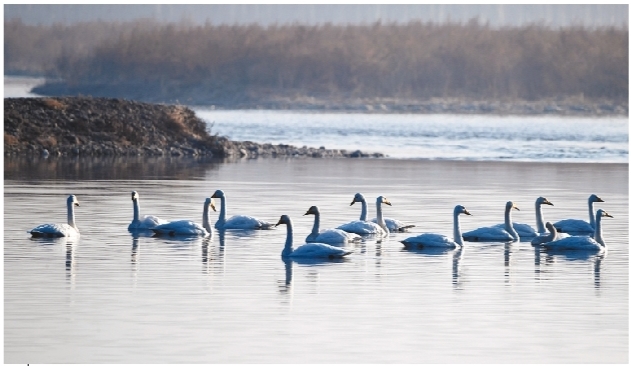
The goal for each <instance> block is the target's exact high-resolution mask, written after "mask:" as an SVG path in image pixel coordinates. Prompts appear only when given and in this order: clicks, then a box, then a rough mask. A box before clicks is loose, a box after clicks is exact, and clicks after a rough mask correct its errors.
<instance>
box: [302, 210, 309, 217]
mask: <svg viewBox="0 0 631 366" xmlns="http://www.w3.org/2000/svg"><path fill="white" fill-rule="evenodd" d="M310 213H311V212H309V211H307V212H305V214H304V215H302V216H307V215H308V214H310Z"/></svg>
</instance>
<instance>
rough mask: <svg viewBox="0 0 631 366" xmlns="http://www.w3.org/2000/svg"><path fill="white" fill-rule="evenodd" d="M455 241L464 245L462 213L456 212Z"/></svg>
mask: <svg viewBox="0 0 631 366" xmlns="http://www.w3.org/2000/svg"><path fill="white" fill-rule="evenodd" d="M454 241H455V242H456V243H458V244H459V245H462V242H463V240H462V232H461V231H460V214H458V213H457V212H454Z"/></svg>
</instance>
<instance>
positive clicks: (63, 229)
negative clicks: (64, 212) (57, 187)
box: [29, 194, 79, 238]
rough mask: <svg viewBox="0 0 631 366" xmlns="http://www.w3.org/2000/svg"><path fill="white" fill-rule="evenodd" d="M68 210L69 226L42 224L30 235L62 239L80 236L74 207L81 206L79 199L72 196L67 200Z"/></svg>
mask: <svg viewBox="0 0 631 366" xmlns="http://www.w3.org/2000/svg"><path fill="white" fill-rule="evenodd" d="M66 206H67V208H68V223H67V224H42V225H39V226H37V227H35V228H33V229H32V230H31V231H29V233H30V234H31V235H32V236H33V237H34V238H60V237H68V236H79V229H78V228H77V225H76V224H75V222H74V206H79V201H77V197H76V196H75V195H74V194H72V195H70V196H68V199H67V200H66Z"/></svg>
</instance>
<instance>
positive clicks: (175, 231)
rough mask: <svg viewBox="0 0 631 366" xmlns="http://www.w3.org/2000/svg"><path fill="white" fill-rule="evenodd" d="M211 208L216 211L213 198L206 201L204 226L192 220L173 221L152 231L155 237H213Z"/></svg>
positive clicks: (203, 216) (203, 218) (203, 217)
mask: <svg viewBox="0 0 631 366" xmlns="http://www.w3.org/2000/svg"><path fill="white" fill-rule="evenodd" d="M209 207H210V208H212V209H213V211H215V204H214V202H213V200H212V198H206V200H205V201H204V213H203V215H202V225H199V224H197V223H195V222H193V221H190V220H178V221H171V222H168V223H166V224H162V225H158V226H156V227H154V228H153V229H151V230H152V231H153V232H154V234H155V236H208V235H212V232H213V231H212V228H211V227H210V215H209V212H210V210H209Z"/></svg>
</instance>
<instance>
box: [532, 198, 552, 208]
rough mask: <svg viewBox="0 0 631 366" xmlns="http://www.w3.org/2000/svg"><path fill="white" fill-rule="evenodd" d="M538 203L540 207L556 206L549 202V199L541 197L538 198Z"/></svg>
mask: <svg viewBox="0 0 631 366" xmlns="http://www.w3.org/2000/svg"><path fill="white" fill-rule="evenodd" d="M536 203H537V204H538V205H550V206H554V205H553V204H552V202H550V201H548V199H547V198H545V197H539V198H537V202H536Z"/></svg>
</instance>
